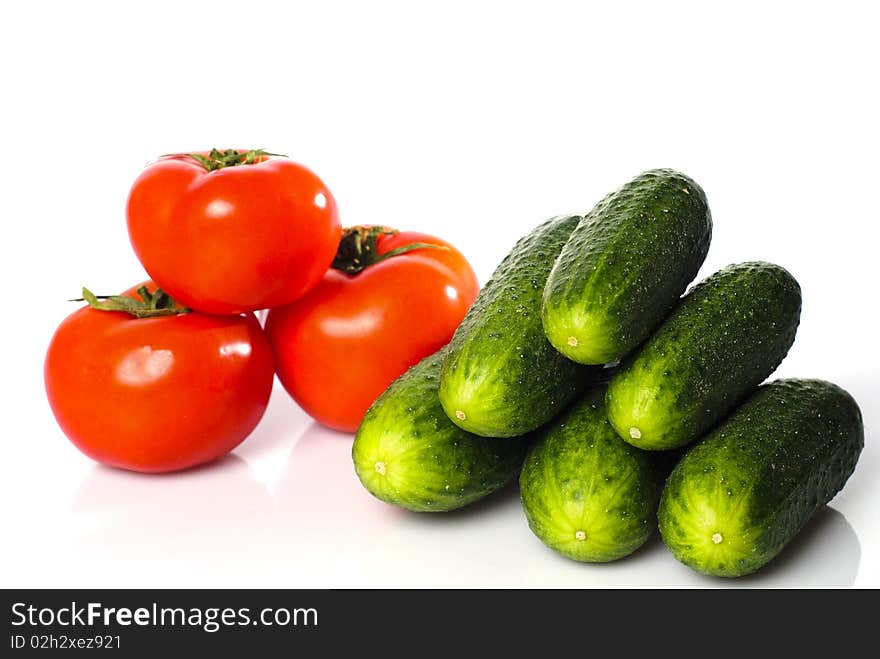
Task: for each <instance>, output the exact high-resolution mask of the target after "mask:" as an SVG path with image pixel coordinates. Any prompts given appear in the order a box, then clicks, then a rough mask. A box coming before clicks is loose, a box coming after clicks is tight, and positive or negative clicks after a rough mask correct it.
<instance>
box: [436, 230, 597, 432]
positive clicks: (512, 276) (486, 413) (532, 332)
mask: <svg viewBox="0 0 880 659" xmlns="http://www.w3.org/2000/svg"><path fill="white" fill-rule="evenodd" d="M579 221H580V216H578V215H572V216H561V217H556V218H553V219H551V220H548V221H547V222H545V223H544V224H542V225H540V226H539V227H538V228H536V229H535V230H534V231H532V232H531V233H530V234H529V235H527V236H525V237H524V238H522V239H520V240H519V242H517V244H516V245H515V246H514V248H513V250H512V251H511V252H510V254H508V255H507V257H505V259H504V260H503V261H502V262H501V264H500V265H499V266H498V268H496V270H495V272H494V274H493V275H492V279H491V280H490V281H489V283H488V284H486V286H485V287H484V288H483V290H482V291H480V294H479V295H478V296H477V299H476V301H475V302H474V304H473V305H472V306H471V308H470V309H469V310H468V312H467V315H465V317H464V320H463V321H462V323H461V325H459V327H458V329H457V330H456V332H455V335H454V336H453V337H452V341H451V342H450V344H449V351H448V352H447V354H446V357H445V358H444V360H443V368H442V370H441V374H440V402H441V403H442V405H443V409H444V410H446V414H447V415H448V416H449V418H450V419H452V421H453V422H454V423H456V424H457V425H459V426H460V427H461V428H463V429H464V430H467V431H468V432H472V433H474V434H477V435H482V436H484V437H516V436H518V435H524V434H526V433H528V432H530V431H532V430H534V429H535V428H538V427H539V426H541V425H543V424H544V423H546V422H547V421H549V420H550V419H551V418H553V417H554V416H555V415H556V414H557V413H559V412H560V411H561V410H562V408H563V407H565V405H566V404H567V403H569V402H570V401H571V400H572V399H573V398H574V397H575V396H576V395H577V394H578V393H579V392H581V391H582V390H583V389H584V387H585V386H586V385H587V384H588V383H589V382H590V380H591V379H592V378H594V377H595V374H596V369H590V368H586V367H583V366H580V365H578V364H575V363H574V362H572V361H569V360H568V359H566V358H565V357H563V356H562V355H561V354H559V352H557V351H556V350H555V349H554V348H553V346H551V345H550V343H549V342H548V341H547V338H546V337H545V336H544V330H543V327H542V325H541V294H542V292H543V290H544V284H545V283H546V281H547V274H548V273H549V272H550V269H551V268H552V267H553V262H554V260H555V259H556V257H557V256H558V255H559V252H560V251H561V250H562V247H563V245H565V242H566V241H567V240H568V237H569V235H571V232H572V231H573V230H574V228H575V226H577V223H578V222H579Z"/></svg>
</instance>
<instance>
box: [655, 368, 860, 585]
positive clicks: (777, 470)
mask: <svg viewBox="0 0 880 659" xmlns="http://www.w3.org/2000/svg"><path fill="white" fill-rule="evenodd" d="M864 441H865V440H864V428H863V425H862V415H861V412H860V411H859V407H858V405H857V404H856V402H855V401H854V400H853V398H852V397H851V396H850V395H849V394H848V393H847V392H846V391H844V390H843V389H841V388H840V387H838V386H836V385H833V384H831V383H830V382H824V381H822V380H777V381H775V382H772V383H770V384H767V385H764V386H762V387H759V388H758V390H757V392H755V394H754V395H753V396H752V397H751V398H749V399H748V401H746V402H745V403H743V405H742V406H741V407H740V408H739V409H737V411H736V412H735V413H734V414H733V415H731V416H730V418H728V419H727V420H726V421H725V422H724V423H722V424H721V425H720V426H718V427H717V428H716V429H715V430H713V431H712V432H711V433H710V434H709V435H708V436H707V437H706V438H705V439H703V440H702V441H700V442H699V443H698V444H697V445H695V446H694V447H693V448H692V449H690V450H689V451H688V452H687V454H686V455H685V457H684V458H683V459H682V461H681V462H680V463H679V465H678V466H677V467H676V468H675V470H674V471H673V472H672V475H671V476H670V477H669V480H668V481H667V483H666V486H665V488H664V490H663V496H662V499H661V504H660V515H659V517H660V533H661V535H662V537H663V541H664V542H665V543H666V545H667V546H668V547H669V549H670V550H672V553H673V554H674V555H675V557H676V558H677V559H678V560H680V561H681V562H682V563H684V564H685V565H688V566H690V567H692V568H693V569H695V570H697V571H699V572H702V573H704V574H708V575H714V576H719V577H739V576H742V575H745V574H750V573H751V572H754V571H755V570H757V569H759V568H760V567H762V566H763V565H765V564H766V563H767V562H768V561H770V560H771V559H772V558H773V557H774V556H776V555H777V554H778V553H779V552H780V550H782V548H783V547H785V545H786V544H787V543H788V542H789V541H790V540H791V539H792V538H793V537H794V536H795V535H796V534H797V533H798V531H799V530H800V529H801V528H802V527H803V526H804V524H805V523H806V522H807V521H808V520H809V519H810V517H812V515H813V514H814V513H815V512H816V511H817V510H818V509H819V508H821V507H822V506H824V505H825V504H826V503H828V502H829V501H830V500H831V499H832V498H833V497H834V495H835V494H836V493H837V492H838V491H840V489H841V488H842V487H843V485H844V483H846V481H847V479H848V478H849V476H850V475H851V474H852V473H853V470H854V469H855V466H856V461H857V460H858V458H859V453H860V452H861V450H862V447H863V446H864Z"/></svg>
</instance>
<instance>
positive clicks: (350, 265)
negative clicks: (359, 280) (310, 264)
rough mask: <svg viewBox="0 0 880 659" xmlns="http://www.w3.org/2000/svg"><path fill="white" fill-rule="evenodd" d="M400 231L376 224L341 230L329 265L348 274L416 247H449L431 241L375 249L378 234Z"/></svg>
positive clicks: (390, 234) (354, 273)
mask: <svg viewBox="0 0 880 659" xmlns="http://www.w3.org/2000/svg"><path fill="white" fill-rule="evenodd" d="M397 233H400V232H399V231H398V230H397V229H390V228H388V227H377V226H356V227H348V228H347V229H343V230H342V240H340V241H339V249H337V250H336V256H335V257H334V258H333V263H331V264H330V267H331V268H333V269H334V270H339V271H341V272H344V273H346V274H349V275H356V274H357V273H359V272H361V271H363V270H366V269H367V268H369V267H370V266H371V265H375V264H377V263H381V262H382V261H385V260H387V259H390V258H393V257H395V256H400V255H401V254H406V253H407V252H412V251H413V250H417V249H443V250H445V249H449V248H448V247H445V246H444V245H434V244H431V243H410V244H409V245H401V246H400V247H397V248H395V249H392V250H390V251H388V252H385V253H384V254H379V253H378V251H377V243H378V241H379V236H393V235H395V234H397Z"/></svg>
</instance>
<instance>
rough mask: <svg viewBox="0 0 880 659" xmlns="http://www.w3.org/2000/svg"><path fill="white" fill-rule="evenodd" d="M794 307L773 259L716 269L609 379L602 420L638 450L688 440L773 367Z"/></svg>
mask: <svg viewBox="0 0 880 659" xmlns="http://www.w3.org/2000/svg"><path fill="white" fill-rule="evenodd" d="M800 309H801V292H800V287H799V286H798V283H797V282H796V281H795V279H794V278H793V277H792V276H791V275H790V274H789V273H788V271H786V270H785V269H784V268H781V267H779V266H778V265H773V264H771V263H764V262H748V263H740V264H737V265H731V266H728V267H726V268H724V269H722V270H720V271H719V272H716V273H715V274H714V275H712V276H711V277H709V278H707V279H706V280H704V281H703V282H701V283H699V284H698V285H697V286H695V287H694V288H693V289H692V290H691V291H690V292H689V293H688V294H687V295H686V296H685V297H684V298H683V299H682V301H681V303H680V304H679V305H678V306H677V307H676V309H675V310H674V311H673V312H672V314H671V315H670V316H669V317H668V318H667V319H666V320H665V321H664V322H663V324H662V325H660V327H659V328H658V329H657V331H656V332H655V333H654V335H653V336H652V337H651V338H650V339H648V340H647V341H646V342H645V343H644V344H642V346H641V347H640V348H639V349H638V350H637V351H636V352H635V353H634V354H633V355H631V357H630V358H629V359H627V360H626V361H625V362H624V364H623V365H622V367H621V369H620V370H619V371H618V372H617V374H616V375H615V376H614V377H613V378H612V379H611V382H610V384H609V387H608V418H609V420H610V421H611V423H612V425H613V426H614V428H615V429H616V430H617V432H618V433H619V434H620V436H621V437H623V438H624V439H625V440H626V441H628V442H630V443H631V444H633V445H634V446H638V447H639V448H643V449H649V450H657V449H669V448H675V447H678V446H683V445H685V444H687V443H688V442H690V441H692V440H694V439H696V438H697V437H699V436H700V435H702V434H704V433H705V432H706V431H707V430H708V429H709V428H711V427H712V426H713V425H714V424H715V423H717V422H718V421H719V420H720V419H721V418H722V417H723V416H724V415H725V414H727V413H728V412H729V411H730V410H731V409H733V408H734V407H735V406H736V405H737V403H739V402H740V401H741V400H742V399H743V398H745V397H746V396H747V395H749V394H750V393H751V392H752V391H753V390H754V389H755V387H757V386H758V385H759V384H760V383H761V382H763V381H764V379H765V378H766V377H767V376H768V375H770V374H771V373H772V372H773V371H775V370H776V367H777V366H779V363H780V362H781V361H782V360H783V358H784V357H785V355H786V354H787V353H788V350H789V348H790V347H791V345H792V343H793V342H794V337H795V333H796V332H797V326H798V323H799V321H800Z"/></svg>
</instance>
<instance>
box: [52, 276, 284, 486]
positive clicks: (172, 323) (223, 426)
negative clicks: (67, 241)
mask: <svg viewBox="0 0 880 659" xmlns="http://www.w3.org/2000/svg"><path fill="white" fill-rule="evenodd" d="M142 286H147V288H146V296H145V298H144V299H145V300H146V302H145V303H140V304H139V303H138V302H131V303H126V302H125V299H128V300H132V301H134V300H136V295H135V292H134V291H135V289H132V290H130V291H126V293H124V294H123V295H124V297H125V299H122V300H120V298H122V297H123V296H118V297H114V298H110V299H109V300H108V301H106V302H97V301H96V300H94V298H93V299H92V302H94V303H96V304H98V305H99V306H101V305H103V306H108V307H111V308H121V306H124V305H125V304H131V305H132V313H141V314H142V315H146V316H147V317H142V318H138V317H135V316H133V315H131V314H130V313H125V312H123V311H102V310H99V309H95V308H91V307H83V308H81V309H79V310H77V311H75V312H73V313H72V314H71V315H70V316H68V317H67V318H66V319H65V320H64V321H63V322H62V323H61V325H60V326H59V327H58V329H57V330H56V331H55V335H54V336H53V337H52V341H51V343H50V344H49V350H48V352H47V354H46V362H45V367H44V378H45V383H46V393H47V395H48V398H49V404H50V405H51V407H52V411H53V412H54V414H55V418H56V419H57V420H58V424H59V425H60V426H61V429H62V430H63V431H64V433H65V434H66V435H67V436H68V437H69V438H70V440H71V441H72V442H73V443H74V444H75V445H76V446H77V448H79V449H80V450H81V451H82V452H83V453H85V454H86V455H88V456H89V457H91V458H93V459H95V460H97V461H98V462H102V463H104V464H106V465H110V466H113V467H121V468H124V469H132V470H134V471H143V472H164V471H174V470H177V469H184V468H186V467H192V466H194V465H197V464H201V463H203V462H209V461H211V460H214V459H215V458H218V457H220V456H222V455H225V454H226V453H228V452H229V451H231V450H232V449H233V448H235V447H236V446H237V445H238V444H239V443H240V442H241V441H242V440H243V439H244V438H245V437H247V436H248V435H249V434H250V432H251V431H252V430H253V429H254V427H255V426H256V425H257V423H258V422H259V420H260V418H261V417H262V416H263V412H264V411H265V409H266V405H267V404H268V402H269V394H270V392H271V391H272V380H273V374H274V366H273V363H272V350H271V347H270V346H269V343H268V341H267V340H266V336H265V334H264V333H263V331H262V329H261V328H260V325H259V323H257V320H256V319H255V318H254V316H253V314H247V315H241V316H208V315H205V314H201V313H181V314H178V313H176V309H175V308H174V307H169V305H168V298H167V296H161V295H156V294H154V293H155V289H156V287H155V284H153V283H152V282H147V283H146V284H144V285H142ZM140 290H145V289H140ZM84 293H87V291H84ZM157 303H158V304H157ZM163 312H165V313H167V314H170V315H162V313H163ZM151 314H153V315H152V317H151Z"/></svg>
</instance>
